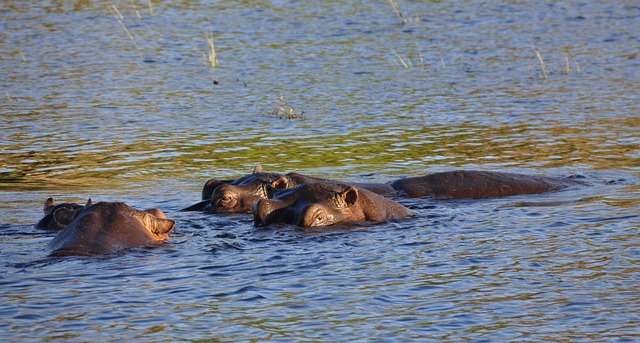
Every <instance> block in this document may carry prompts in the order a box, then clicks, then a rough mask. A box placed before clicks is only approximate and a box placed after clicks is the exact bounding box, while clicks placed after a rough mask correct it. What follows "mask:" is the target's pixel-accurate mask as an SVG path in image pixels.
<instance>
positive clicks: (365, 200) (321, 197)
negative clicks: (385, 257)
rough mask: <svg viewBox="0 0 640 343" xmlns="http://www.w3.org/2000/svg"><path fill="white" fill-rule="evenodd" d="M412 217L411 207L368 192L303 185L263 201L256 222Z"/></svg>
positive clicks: (257, 207) (255, 209)
mask: <svg viewBox="0 0 640 343" xmlns="http://www.w3.org/2000/svg"><path fill="white" fill-rule="evenodd" d="M411 215H413V212H411V210H409V209H408V208H406V207H404V206H402V205H400V204H398V203H397V202H395V201H393V200H391V199H388V198H385V197H383V196H381V195H378V194H376V193H373V192H370V191H368V190H366V189H362V188H358V187H355V186H353V185H348V184H340V183H304V184H301V185H298V186H296V187H293V188H289V189H286V190H282V191H280V192H277V193H276V194H275V195H274V196H273V198H271V199H260V200H258V201H257V202H256V203H255V205H254V206H253V223H254V225H255V226H266V225H269V224H274V223H281V224H293V225H299V226H307V227H308V226H327V225H334V224H341V223H353V222H367V221H368V222H384V221H387V220H390V219H397V218H404V217H407V216H411Z"/></svg>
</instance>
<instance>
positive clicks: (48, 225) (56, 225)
mask: <svg viewBox="0 0 640 343" xmlns="http://www.w3.org/2000/svg"><path fill="white" fill-rule="evenodd" d="M91 204H92V202H91V199H89V200H88V201H87V203H86V204H85V205H80V204H76V203H73V202H64V203H61V204H57V205H56V203H55V201H53V198H48V199H47V200H46V201H45V202H44V217H43V218H42V219H40V221H38V223H37V224H36V229H40V230H62V229H64V227H65V226H66V225H64V224H62V223H60V222H58V221H57V220H56V218H55V217H56V216H55V214H56V213H57V212H58V211H60V210H63V209H68V210H73V211H76V210H81V209H83V208H85V207H89V206H91Z"/></svg>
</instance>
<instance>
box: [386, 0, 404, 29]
mask: <svg viewBox="0 0 640 343" xmlns="http://www.w3.org/2000/svg"><path fill="white" fill-rule="evenodd" d="M389 4H391V6H392V7H393V9H394V10H395V11H396V14H397V15H398V18H400V21H402V25H405V24H406V23H408V21H407V18H406V17H405V16H404V14H402V10H401V9H400V5H398V2H397V1H396V0H389Z"/></svg>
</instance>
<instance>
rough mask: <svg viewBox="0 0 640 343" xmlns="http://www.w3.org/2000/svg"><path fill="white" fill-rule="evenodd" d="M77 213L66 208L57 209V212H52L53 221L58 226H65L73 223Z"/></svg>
mask: <svg viewBox="0 0 640 343" xmlns="http://www.w3.org/2000/svg"><path fill="white" fill-rule="evenodd" d="M77 213H78V211H77V210H72V209H70V208H67V207H59V208H58V209H57V210H55V211H53V221H54V222H55V223H56V224H57V225H58V226H61V227H64V226H67V225H69V223H71V222H72V221H73V219H74V218H75V217H76V214H77Z"/></svg>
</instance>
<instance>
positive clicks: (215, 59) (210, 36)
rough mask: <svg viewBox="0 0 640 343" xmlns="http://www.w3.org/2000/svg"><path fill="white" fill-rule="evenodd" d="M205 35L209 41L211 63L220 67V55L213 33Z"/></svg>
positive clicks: (212, 66)
mask: <svg viewBox="0 0 640 343" xmlns="http://www.w3.org/2000/svg"><path fill="white" fill-rule="evenodd" d="M205 37H206V38H207V43H209V56H208V57H209V64H210V65H211V68H216V67H219V66H220V63H218V55H216V46H215V44H214V43H213V33H209V34H207V35H205Z"/></svg>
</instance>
